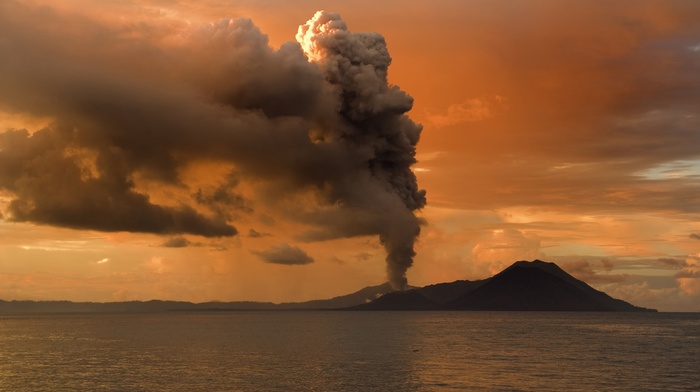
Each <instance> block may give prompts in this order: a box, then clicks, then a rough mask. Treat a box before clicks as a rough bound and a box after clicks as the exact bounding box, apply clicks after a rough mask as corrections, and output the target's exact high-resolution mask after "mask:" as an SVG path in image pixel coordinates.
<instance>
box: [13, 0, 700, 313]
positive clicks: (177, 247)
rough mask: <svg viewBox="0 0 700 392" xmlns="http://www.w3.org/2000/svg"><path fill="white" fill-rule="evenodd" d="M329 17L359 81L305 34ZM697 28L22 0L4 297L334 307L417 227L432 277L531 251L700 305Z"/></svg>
mask: <svg viewBox="0 0 700 392" xmlns="http://www.w3.org/2000/svg"><path fill="white" fill-rule="evenodd" d="M319 10H326V11H329V12H334V13H338V14H339V15H340V17H342V21H344V23H345V24H346V25H347V30H348V31H349V32H350V34H347V35H342V38H343V40H344V41H343V40H339V41H332V42H331V41H323V42H325V43H323V45H330V46H328V48H330V49H328V50H329V51H331V52H333V51H335V50H337V51H339V53H341V52H342V53H341V54H342V55H343V56H345V55H346V53H349V54H348V55H347V56H349V57H348V58H349V59H350V60H349V61H348V62H347V64H348V67H350V68H348V69H352V70H355V71H357V72H358V73H357V75H356V76H355V77H354V79H352V78H351V79H352V80H351V81H352V83H350V82H348V81H347V80H346V79H343V78H345V77H346V76H347V75H346V73H344V72H345V71H344V69H345V68H342V67H341V68H335V67H334V66H329V65H328V64H336V63H330V62H328V61H327V60H324V59H327V57H324V56H329V55H328V54H327V53H326V52H323V50H325V49H323V50H322V49H313V50H318V51H319V52H313V51H311V52H310V51H309V50H311V49H306V47H305V49H304V50H305V51H304V50H302V48H301V46H300V44H299V43H298V42H297V39H298V38H297V36H298V34H297V33H298V31H299V26H300V25H306V24H307V21H309V20H310V19H311V18H312V17H314V15H315V14H316V12H317V11H319ZM324 15H325V14H324ZM240 18H245V19H240ZM342 21H340V19H338V20H336V21H335V22H332V23H331V24H332V25H333V26H336V27H337V26H340V24H342ZM698 21H700V3H698V2H696V1H690V0H688V1H682V0H677V1H647V0H642V1H638V0H630V1H624V0H620V1H614V2H604V1H583V0H580V1H579V0H575V1H557V0H551V1H548V0H541V1H456V0H455V1H452V0H432V1H394V0H390V1H365V0H358V1H352V2H323V1H307V0H301V1H293V2H292V1H283V0H264V1H263V0H260V1H255V0H249V1H233V0H230V1H227V0H204V1H194V0H191V1H190V0H179V1H166V0H104V1H99V2H95V1H92V0H53V1H51V0H27V1H23V0H4V1H2V2H0V299H5V300H13V299H32V300H47V299H66V300H74V301H122V300H148V299H153V298H157V299H173V300H187V301H194V302H202V301H209V300H222V301H229V300H257V301H274V302H281V301H301V300H310V299H318V298H328V297H332V296H336V295H342V294H347V293H350V292H353V291H356V290H358V289H360V288H362V287H364V286H368V285H376V284H380V283H383V282H385V281H386V280H387V262H386V261H385V259H386V257H387V249H394V250H395V251H396V252H397V254H404V253H406V249H405V247H404V245H405V242H402V244H399V245H398V246H397V245H396V244H397V242H399V239H401V241H403V239H407V241H408V245H409V250H410V242H411V241H412V238H413V233H414V231H417V229H416V230H414V226H415V227H416V228H417V227H418V225H420V236H419V237H418V239H417V242H416V244H415V248H414V249H415V252H416V256H415V258H414V260H413V266H412V267H410V268H409V269H408V272H407V274H406V277H407V279H408V283H409V284H411V285H414V286H422V285H426V284H431V283H439V282H446V281H453V280H457V279H470V280H474V279H483V278H486V277H489V276H491V275H493V274H494V273H497V272H499V271H500V270H502V269H503V268H504V267H507V266H508V265H510V264H512V263H513V262H515V261H517V260H533V259H538V258H539V259H542V260H545V261H552V262H556V263H557V264H558V265H560V266H561V267H562V268H563V269H565V270H566V271H568V272H569V273H571V274H572V275H574V276H575V277H577V278H579V279H582V280H584V281H585V282H587V283H589V284H590V285H592V286H593V287H595V288H597V289H599V290H603V291H605V292H607V293H608V294H610V295H611V296H613V297H616V298H620V299H624V300H626V301H629V302H631V303H633V304H635V305H639V306H644V307H651V308H657V309H659V310H663V311H700V23H698ZM331 24H328V26H330V25H331ZM306 26H307V27H308V26H312V24H311V22H309V24H308V25H306ZM311 29H313V27H309V31H311ZM364 32H376V33H379V34H381V36H383V37H384V39H385V40H386V46H387V48H388V51H389V54H390V55H391V65H390V66H389V68H388V81H389V83H390V86H389V87H381V86H380V87H381V88H380V87H376V86H378V85H376V84H372V83H374V82H376V80H374V78H375V74H374V73H372V72H370V68H367V67H366V64H365V61H366V59H370V60H371V61H377V64H380V65H378V66H377V67H378V68H372V69H381V67H382V65H381V64H383V63H382V61H387V62H388V58H387V57H386V56H384V55H383V52H382V49H381V47H380V46H381V45H379V44H380V43H381V40H380V38H378V35H376V34H355V35H353V34H354V33H364ZM299 33H300V34H299V36H300V37H301V38H299V39H300V40H301V42H302V43H304V42H307V41H304V40H305V39H311V38H309V37H311V36H310V35H309V34H306V35H304V34H303V31H299ZM319 34H321V33H319ZM343 34H344V33H343ZM308 42H311V41H308ZM319 42H321V41H319ZM328 42H331V43H330V44H328ZM338 42H340V43H338ZM336 44H337V45H347V47H348V48H350V49H347V51H345V50H346V49H344V48H345V47H343V48H340V49H338V48H337V47H336V46H333V45H336ZM319 45H320V44H319ZM358 45H359V46H358ZM362 45H366V46H362ZM377 45H379V46H377ZM358 48H359V49H358ZM365 48H368V49H366V51H365ZM333 53H335V52H333ZM333 55H334V56H335V54H333ZM355 55H357V56H360V57H361V59H360V60H357V59H354V58H353V56H355ZM316 56H320V57H316ZM362 56H365V57H362ZM360 57H358V58H360ZM324 61H326V62H325V63H324ZM333 61H335V60H333ZM324 64H325V65H324ZM353 67H354V68H353ZM373 67H374V65H373ZM355 71H353V72H355ZM366 72H370V73H366ZM380 74H381V72H380V73H379V74H378V75H380ZM328 75H335V76H333V77H337V80H336V79H333V81H331V82H329V80H330V79H329V78H330V77H329V76H328ZM380 76H381V75H380ZM379 79H381V77H379ZM370 82H371V83H370ZM379 82H381V80H379ZM333 83H334V84H333ZM348 83H350V84H351V85H348ZM331 84H333V86H336V87H329V86H331ZM337 86H342V88H341V87H337ZM394 86H396V87H394ZM399 89H400V90H399ZM341 90H342V91H341ZM339 91H341V92H339ZM406 94H408V96H410V97H412V98H413V106H412V109H411V110H410V111H408V112H407V113H406V114H407V115H408V117H410V120H409V119H408V118H406V117H405V116H403V115H402V113H403V112H404V111H405V110H406V109H408V108H409V107H410V103H411V100H410V98H409V97H408V96H407V95H406ZM341 97H342V98H341ZM348 97H352V98H348ZM343 99H344V100H345V101H342V100H343ZM353 99H354V101H352V102H351V103H348V102H350V101H348V100H353ZM341 101H342V104H341V103H339V102H341ZM339 108H340V109H339ZM338 113H340V114H338ZM368 113H370V114H371V115H370V114H368ZM378 113H379V114H378ZM363 116H364V117H363ZM411 120H412V121H411ZM414 122H415V123H418V124H422V126H423V128H422V132H421V133H420V141H419V142H418V143H417V145H415V149H416V159H417V161H418V163H417V164H415V165H413V166H412V170H413V172H414V173H415V175H416V177H417V181H418V188H417V189H416V188H415V187H414V186H413V185H414V184H412V182H411V178H412V176H411V175H410V172H406V170H407V169H406V170H402V168H407V167H408V166H407V165H410V163H411V161H410V154H411V150H412V148H413V145H412V143H413V142H412V141H411V140H412V137H413V136H416V135H417V132H418V130H419V129H420V128H419V127H418V126H417V125H416V124H414ZM374 128H376V129H377V131H376V132H375V133H376V134H375V133H372V135H369V136H368V134H365V133H363V132H365V131H366V129H374ZM387 129H388V130H387ZM373 132H374V131H373ZM396 135H399V136H396ZM404 135H407V136H405V137H404ZM339 140H342V142H339ZM348 140H351V141H352V142H348ZM348 146H354V147H352V148H351V147H348ZM379 155H380V158H381V160H379V158H378V156H379ZM368 157H369V158H368ZM363 159H364V160H363ZM367 162H373V163H370V164H369V165H370V166H371V165H375V164H376V165H377V166H376V167H375V166H372V169H371V175H370V174H368V173H370V170H369V169H368V168H367V166H368V163H367ZM377 162H379V163H377ZM375 177H376V178H375ZM377 178H379V179H377ZM421 190H425V191H426V196H425V198H426V200H427V204H425V206H424V207H422V208H421V206H422V200H423V199H422V195H423V193H422V191H421ZM397 206H400V208H399V207H397ZM412 211H413V212H415V215H416V217H414V216H413V215H412V214H411V212H412ZM380 237H381V238H382V239H380ZM397 268H399V272H398V273H394V276H395V277H396V276H401V271H402V268H404V267H397ZM390 276H392V275H391V274H390Z"/></svg>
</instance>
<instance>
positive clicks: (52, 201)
mask: <svg viewBox="0 0 700 392" xmlns="http://www.w3.org/2000/svg"><path fill="white" fill-rule="evenodd" d="M34 5H35V4H34V3H33V2H32V1H27V2H24V1H22V2H19V1H13V0H9V1H4V2H1V3H0V36H2V37H5V40H4V41H3V44H0V58H3V59H5V61H2V62H1V63H0V107H2V108H3V110H4V111H5V110H6V111H8V112H9V113H21V114H23V115H26V116H29V117H35V118H51V119H53V120H54V121H53V122H52V123H51V125H49V126H46V127H44V128H42V129H39V130H22V129H19V130H18V129H14V130H9V131H6V132H3V133H0V189H2V190H3V191H7V192H8V193H9V194H10V195H11V197H12V200H11V201H10V204H9V208H8V211H7V212H8V214H7V215H9V218H8V219H10V220H12V221H18V222H34V223H39V224H47V225H54V226H61V227H70V228H78V229H90V230H98V231H130V232H149V233H157V234H163V235H180V234H195V235H201V236H206V237H228V236H234V235H236V234H237V233H238V231H237V229H236V228H235V226H234V223H235V221H236V220H237V219H239V218H240V216H241V215H243V214H254V213H255V210H256V208H255V207H254V205H253V204H254V203H265V204H267V205H266V206H264V207H266V208H269V209H272V210H273V215H275V217H282V218H286V219H294V220H299V221H300V222H301V223H304V224H307V225H311V226H313V227H312V229H311V232H312V234H309V235H308V236H307V238H309V239H312V238H313V239H314V240H323V239H332V238H346V237H352V236H365V235H375V236H379V237H380V240H381V243H382V244H383V245H384V246H385V249H386V251H387V263H388V271H389V278H390V281H391V282H392V284H393V285H394V286H395V287H397V288H401V287H403V286H404V285H405V284H406V278H405V273H406V270H407V269H408V268H409V267H410V266H411V265H412V263H413V256H414V254H415V252H414V250H413V245H414V243H415V241H416V238H417V236H418V234H419V232H420V220H419V219H418V218H417V217H416V216H415V215H414V211H416V210H418V209H420V208H422V207H423V206H424V205H425V203H426V198H425V191H424V190H421V189H419V188H418V184H417V181H416V177H415V175H414V174H413V172H412V170H411V166H412V165H413V164H415V163H416V160H415V153H416V144H417V143H418V140H419V138H420V133H421V130H422V127H421V126H420V125H419V124H416V123H415V122H413V121H412V120H411V119H410V118H409V117H408V116H407V115H406V112H408V111H409V110H410V109H411V108H412V105H413V99H412V98H411V97H410V96H409V95H408V94H406V93H405V92H403V91H402V90H400V89H399V88H398V87H397V86H393V85H390V84H389V83H388V68H389V65H390V63H391V57H390V56H389V52H388V50H387V48H386V42H385V40H384V38H383V37H382V36H381V35H380V34H378V33H354V32H351V31H349V30H348V28H347V26H346V24H345V22H343V21H342V20H341V19H340V16H339V15H338V14H334V13H328V12H318V13H316V14H315V15H314V16H313V17H312V18H311V19H310V20H309V21H308V22H306V23H305V24H303V25H301V26H300V27H299V30H298V34H297V40H298V42H287V43H284V44H282V45H281V46H280V47H279V49H273V48H271V47H270V45H269V44H268V38H267V36H266V35H265V34H263V33H262V32H261V31H260V30H259V29H258V27H257V26H255V25H254V24H253V22H252V21H251V20H249V19H222V20H219V21H215V22H211V23H206V24H196V23H185V22H183V21H179V20H176V19H171V18H169V17H168V16H167V15H161V17H159V18H151V19H143V20H141V19H142V18H138V17H137V20H139V23H122V22H119V21H117V20H110V19H109V18H101V17H93V16H90V14H89V13H80V12H79V11H77V10H70V9H69V8H70V7H65V8H58V7H56V8H52V7H51V6H50V5H45V6H43V7H35V6H34ZM136 13H138V12H136ZM125 19H128V16H123V18H121V20H125ZM37 21H40V23H38V22H37ZM30 131H32V132H30ZM203 164H211V165H214V164H216V165H219V166H220V167H229V168H231V171H230V172H229V174H228V175H227V176H226V178H225V179H224V180H223V181H221V180H220V179H219V180H215V179H213V176H209V175H204V176H200V177H198V178H195V179H192V178H189V177H187V176H186V175H184V173H186V172H187V171H188V170H189V169H191V168H192V167H193V166H196V165H203ZM242 184H245V190H247V192H248V194H252V197H247V196H243V193H242V192H241V189H240V188H241V185H242ZM162 189H168V190H167V191H155V190H162ZM265 190H268V191H271V190H274V192H275V194H274V197H272V196H270V197H267V198H266V197H264V195H262V194H263V193H264V192H265ZM280 195H284V198H285V199H289V200H296V199H299V200H304V204H303V205H302V206H300V207H297V208H298V209H299V210H301V211H302V213H296V212H294V211H285V210H284V209H283V208H281V207H280V209H279V210H275V209H276V208H278V207H279V206H278V205H277V204H276V203H279V202H276V201H274V199H279V196H280ZM356 216H360V217H361V218H360V219H359V220H358V219H357V218H356ZM323 232H325V233H327V234H325V235H319V233H323Z"/></svg>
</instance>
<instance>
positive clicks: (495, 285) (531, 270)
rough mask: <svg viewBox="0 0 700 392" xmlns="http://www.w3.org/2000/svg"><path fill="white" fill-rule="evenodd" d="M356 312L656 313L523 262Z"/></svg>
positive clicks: (384, 299) (390, 297)
mask: <svg viewBox="0 0 700 392" xmlns="http://www.w3.org/2000/svg"><path fill="white" fill-rule="evenodd" d="M348 309H352V310H485V311H594V312H602V311H605V312H607V311H618V312H638V311H654V310H652V309H646V308H641V307H638V306H634V305H632V304H630V303H628V302H625V301H622V300H619V299H615V298H612V297H610V296H609V295H608V294H606V293H604V292H602V291H598V290H596V289H594V288H593V287H591V286H589V285H588V284H586V283H585V282H583V281H580V280H578V279H576V278H574V277H573V276H571V275H569V274H568V273H566V272H565V271H564V270H562V269H561V268H559V266H557V265H556V264H554V263H549V262H545V261H541V260H535V261H531V262H528V261H518V262H515V263H514V264H513V265H511V266H510V267H508V268H506V269H504V270H503V271H501V272H500V273H498V274H496V275H494V276H492V277H490V278H488V279H484V280H477V281H464V280H463V281H456V282H452V283H441V284H436V285H431V286H425V287H422V288H418V289H413V290H408V291H404V292H392V293H388V294H385V295H383V296H381V297H379V298H377V299H376V300H374V301H372V302H369V303H366V304H361V305H358V306H354V307H351V308H348Z"/></svg>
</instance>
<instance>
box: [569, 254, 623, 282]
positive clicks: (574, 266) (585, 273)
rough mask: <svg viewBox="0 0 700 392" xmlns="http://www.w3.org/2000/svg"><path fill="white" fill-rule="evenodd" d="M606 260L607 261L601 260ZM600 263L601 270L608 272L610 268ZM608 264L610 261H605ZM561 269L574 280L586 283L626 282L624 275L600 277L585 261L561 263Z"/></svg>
mask: <svg viewBox="0 0 700 392" xmlns="http://www.w3.org/2000/svg"><path fill="white" fill-rule="evenodd" d="M603 260H606V261H607V259H603ZM603 260H601V262H602V266H603V269H604V270H606V271H610V269H611V266H610V265H608V264H606V263H605V262H603ZM607 263H610V261H607ZM561 267H562V268H563V269H564V270H566V272H568V273H570V274H571V275H573V276H574V277H575V278H577V279H580V280H583V281H584V282H586V283H589V284H593V283H620V282H624V281H626V280H627V277H626V276H625V275H600V274H598V272H597V271H595V270H594V268H593V265H592V264H591V263H590V262H588V260H586V259H580V260H577V261H573V262H567V263H562V265H561Z"/></svg>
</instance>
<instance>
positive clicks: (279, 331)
mask: <svg viewBox="0 0 700 392" xmlns="http://www.w3.org/2000/svg"><path fill="white" fill-rule="evenodd" d="M0 390H1V391H433V390H435V391H441V390H456V391H470V390H474V391H695V392H697V391H700V314H698V313H696V314H673V313H659V314H631V313H629V314H628V313H625V314H621V313H512V312H507V313H490V312H217V313H179V312H174V313H159V314H51V315H47V314H35V315H0Z"/></svg>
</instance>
